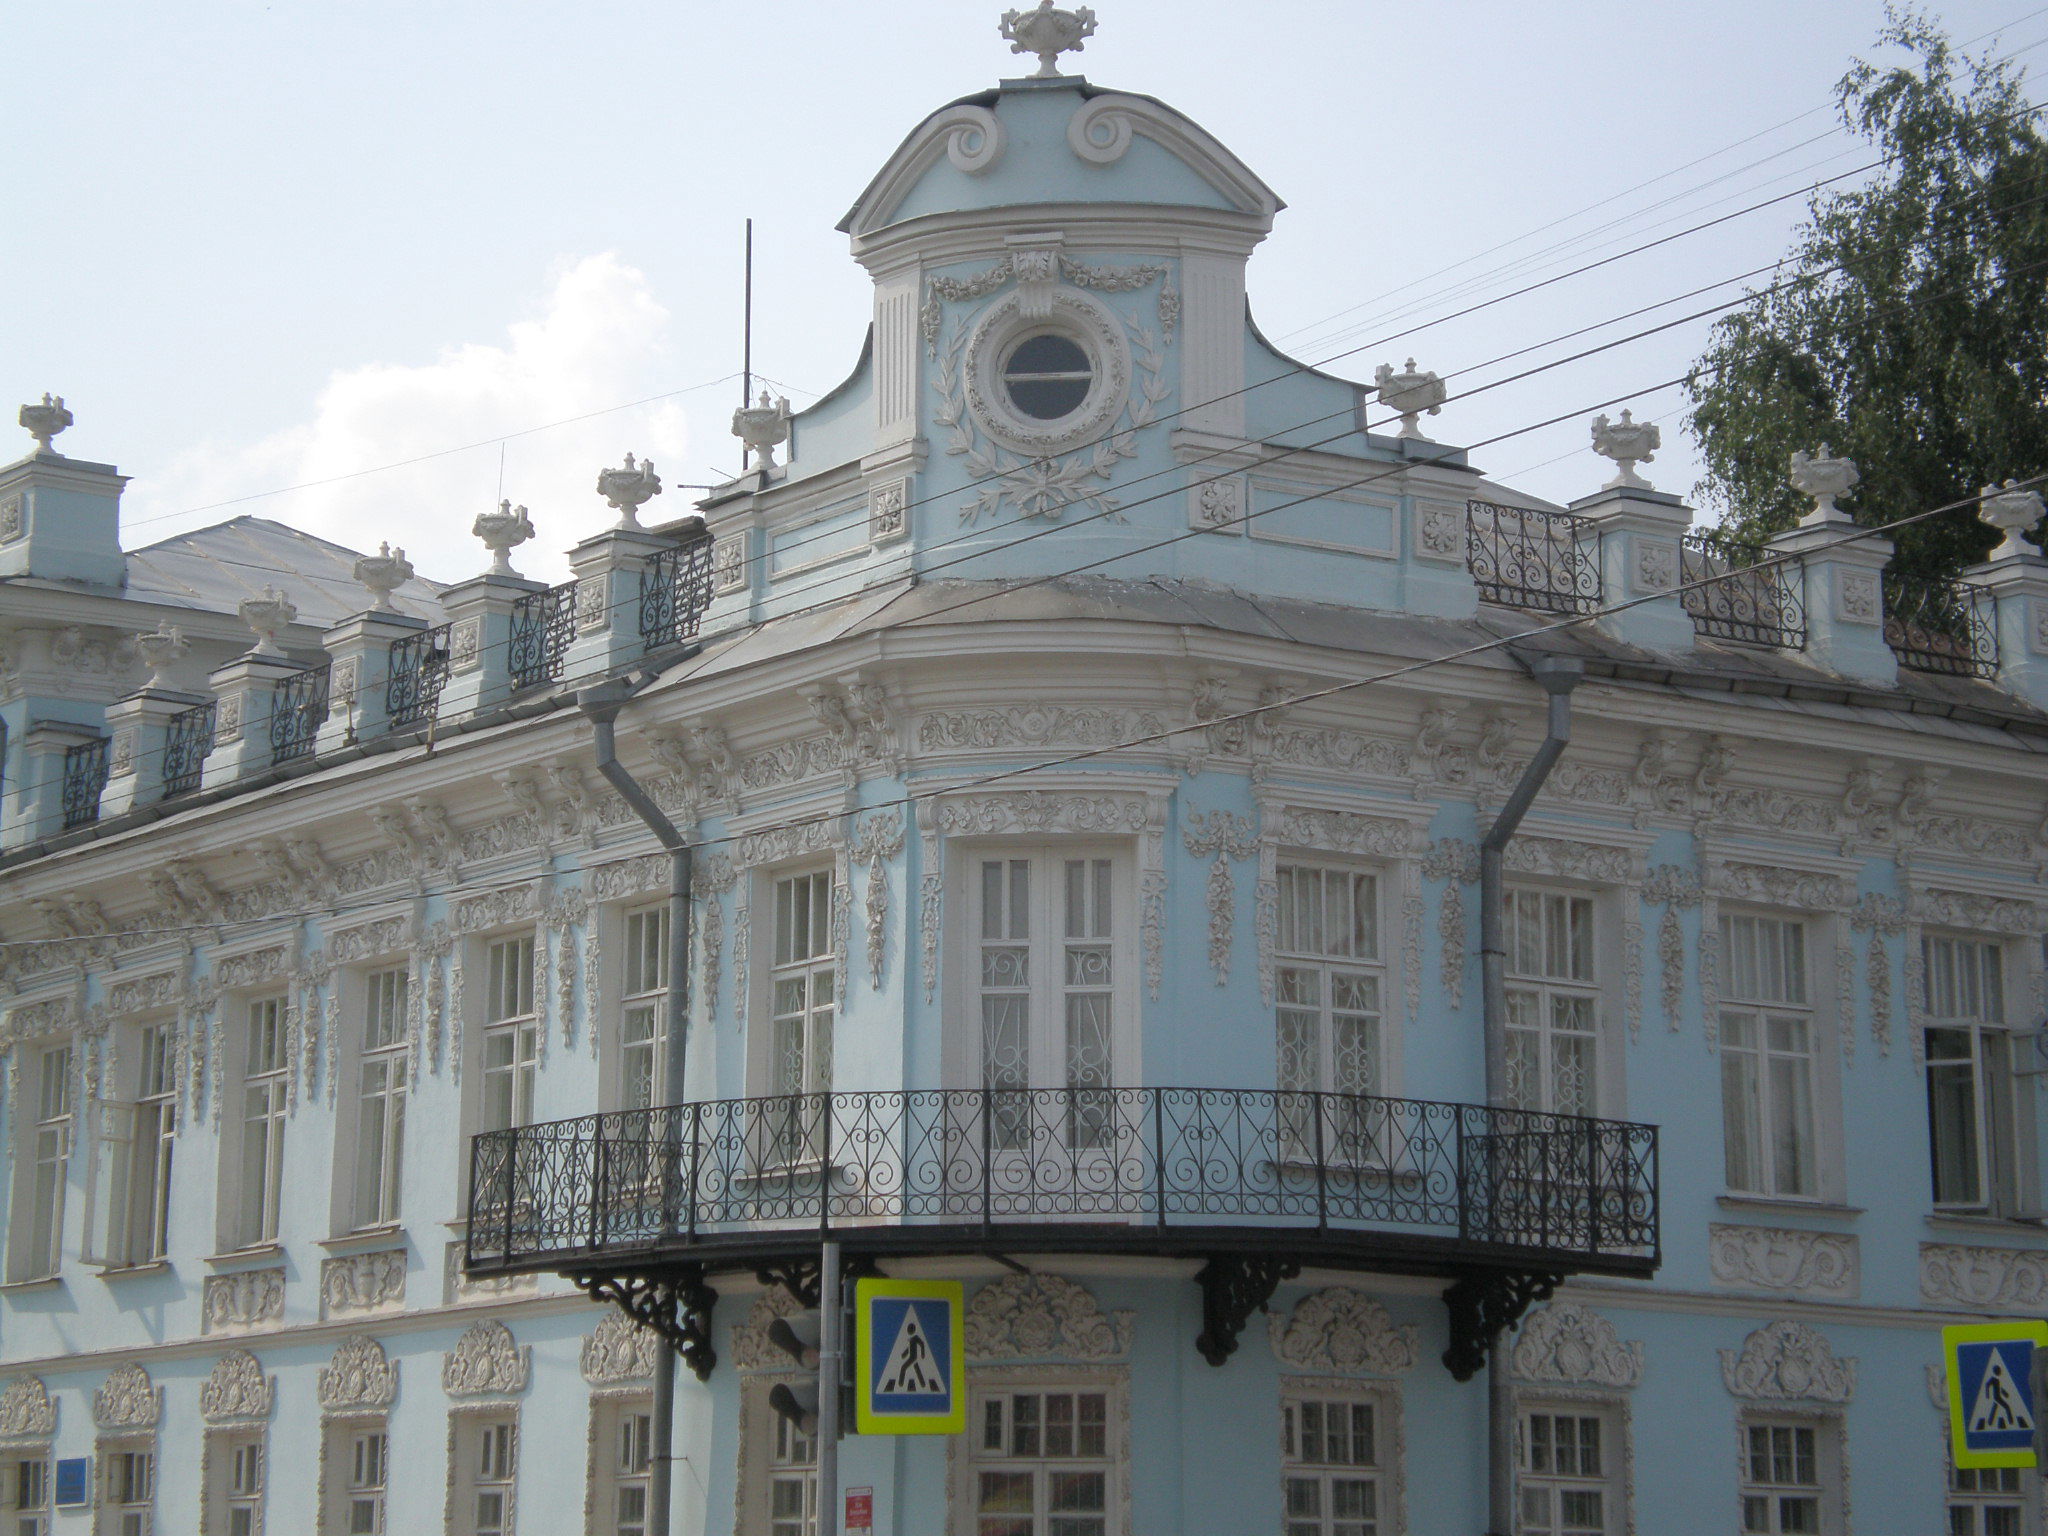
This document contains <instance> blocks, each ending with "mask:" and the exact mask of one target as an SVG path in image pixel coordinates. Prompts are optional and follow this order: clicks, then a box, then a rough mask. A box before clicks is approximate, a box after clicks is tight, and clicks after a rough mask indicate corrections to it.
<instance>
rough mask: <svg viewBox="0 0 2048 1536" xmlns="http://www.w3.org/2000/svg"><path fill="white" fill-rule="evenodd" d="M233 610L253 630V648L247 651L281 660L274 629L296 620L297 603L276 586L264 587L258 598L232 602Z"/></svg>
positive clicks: (253, 654)
mask: <svg viewBox="0 0 2048 1536" xmlns="http://www.w3.org/2000/svg"><path fill="white" fill-rule="evenodd" d="M235 612H237V613H239V614H240V615H241V616H242V622H243V623H244V624H246V625H248V626H249V628H250V629H252V630H254V631H255V633H256V647H255V649H254V650H252V651H250V652H249V654H250V655H251V656H266V657H270V658H273V659H276V660H280V661H281V660H283V659H284V651H283V649H282V648H281V647H280V646H279V645H278V643H277V632H278V631H279V630H281V629H283V628H285V627H286V626H287V625H289V624H291V623H293V622H294V621H296V620H297V618H298V616H299V607H298V604H296V603H294V602H293V601H292V600H291V599H290V598H288V597H286V596H285V595H284V594H283V593H282V592H280V591H278V590H277V588H275V587H265V588H264V589H263V595H262V596H261V597H245V598H243V599H242V601H241V602H240V603H239V604H237V605H236V608H235Z"/></svg>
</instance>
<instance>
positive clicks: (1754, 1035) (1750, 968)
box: [1721, 915, 1820, 1197]
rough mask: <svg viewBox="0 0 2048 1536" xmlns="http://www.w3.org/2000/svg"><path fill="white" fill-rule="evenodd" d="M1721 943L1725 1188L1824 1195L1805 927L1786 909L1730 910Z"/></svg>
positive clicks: (1722, 1108) (1722, 1107)
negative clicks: (1782, 914)
mask: <svg viewBox="0 0 2048 1536" xmlns="http://www.w3.org/2000/svg"><path fill="white" fill-rule="evenodd" d="M1721 950H1722V954H1723V955H1724V956H1725V957H1726V963H1725V967H1724V974H1725V978H1726V979H1725V981H1724V983H1723V986H1722V993H1721V997H1722V1002H1721V1124H1722V1148H1723V1156H1724V1160H1725V1163H1726V1167H1727V1177H1728V1187H1729V1189H1731V1190H1733V1191H1735V1192H1737V1193H1739V1194H1749V1195H1792V1196H1808V1197H1810V1196H1815V1195H1818V1194H1819V1193H1820V1177H1819V1171H1818V1168H1817V1160H1818V1153H1817V1133H1816V1130H1815V1125H1814V1099H1813V1094H1814V1088H1813V1077H1814V1038H1813V1035H1814V1029H1813V1009H1812V1007H1811V1005H1810V1004H1809V1003H1808V1001H1807V987H1806V929H1805V927H1804V925H1803V924H1801V923H1798V922H1795V921H1790V920H1786V919H1783V918H1775V917H1746V916H1734V915H1730V916H1725V917H1723V918H1722V919H1721Z"/></svg>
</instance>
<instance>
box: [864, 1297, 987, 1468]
mask: <svg viewBox="0 0 2048 1536" xmlns="http://www.w3.org/2000/svg"><path fill="white" fill-rule="evenodd" d="M962 1289H963V1288H962V1286H961V1284H960V1282H959V1281H957V1280H883V1279H872V1278H871V1279H866V1280H861V1281H858V1282H856V1283H855V1286H854V1318H855V1322H854V1328H855V1349H854V1353H855V1359H856V1362H857V1365H858V1374H857V1375H856V1376H855V1378H854V1383H855V1386H856V1388H857V1390H856V1391H855V1393H854V1420H855V1423H856V1424H857V1425H858V1426H859V1430H860V1433H862V1434H864V1435H957V1434H959V1433H960V1432H961V1431H962V1430H964V1429H965V1428H966V1427H967V1395H966V1392H965V1391H964V1387H965V1385H966V1383H965V1381H964V1379H963V1378H964V1377H965V1375H966V1370H967V1350H966V1333H965V1321H964V1313H965V1310H966V1309H965V1307H964V1306H963V1304H962V1303H963V1296H962Z"/></svg>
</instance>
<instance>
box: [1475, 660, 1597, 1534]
mask: <svg viewBox="0 0 2048 1536" xmlns="http://www.w3.org/2000/svg"><path fill="white" fill-rule="evenodd" d="M1529 675H1530V676H1531V677H1532V678H1534V679H1535V681H1536V683H1537V686H1539V687H1540V688H1542V689H1543V691H1544V692H1545V693H1546V694H1548V695H1549V696H1550V715H1549V719H1548V721H1547V722H1546V728H1545V731H1544V735H1543V744H1542V745H1541V746H1539V747H1538V748H1537V749H1536V755H1535V756H1534V757H1532V758H1530V759H1529V766H1528V767H1526V768H1524V769H1523V770H1522V777H1521V778H1520V779H1519V780H1517V781H1516V783H1515V789H1514V793H1513V794H1511V795H1509V796H1508V800H1507V804H1506V805H1504V806H1502V807H1501V810H1500V814H1499V815H1498V816H1496V817H1495V818H1494V820H1493V826H1492V827H1491V828H1489V829H1488V831H1487V833H1486V836H1484V837H1483V838H1481V839H1480V840H1479V975H1480V1008H1481V1012H1482V1015H1483V1019H1484V1023H1485V1032H1486V1102H1487V1104H1488V1105H1490V1106H1492V1107H1493V1108H1496V1109H1498V1108H1502V1107H1504V1106H1505V1105H1506V1104H1507V1087H1508V986H1507V948H1506V940H1505V936H1504V934H1503V932H1502V929H1503V926H1504V924H1503V921H1502V917H1503V914H1502V910H1501V909H1502V905H1503V893H1502V890H1501V872H1502V863H1503V860H1504V858H1505V855H1506V853H1507V846H1508V842H1509V841H1510V839H1512V838H1513V837H1514V835H1515V829H1516V828H1517V827H1519V826H1520V825H1521V824H1522V817H1523V816H1524V815H1526V814H1527V813H1528V810H1529V805H1530V802H1531V801H1533V800H1534V799H1535V798H1536V792H1537V791H1538V790H1540V789H1541V788H1542V787H1543V781H1544V780H1545V779H1548V778H1549V777H1550V770H1551V769H1552V768H1555V767H1556V766H1557V760H1558V759H1559V758H1560V757H1562V756H1563V755H1564V749H1565V747H1566V745H1567V744H1568V743H1569V742H1570V741H1571V738H1572V690H1573V689H1574V688H1576V687H1577V686H1578V685H1579V680H1580V679H1581V678H1583V677H1584V676H1585V675H1586V668H1585V664H1584V663H1583V662H1581V661H1580V660H1579V659H1578V658H1577V657H1575V656H1539V657H1537V658H1535V659H1534V660H1533V661H1531V662H1530V663H1529ZM1503 1342H1504V1341H1503V1339H1501V1338H1496V1339H1495V1340H1494V1342H1493V1348H1492V1350H1491V1352H1490V1355H1489V1358H1488V1360H1487V1366H1486V1460H1487V1477H1486V1484H1487V1498H1486V1503H1487V1527H1486V1528H1487V1530H1488V1531H1489V1532H1490V1533H1492V1536H1510V1533H1511V1532H1513V1530H1514V1528H1515V1401H1514V1392H1513V1389H1512V1388H1511V1387H1510V1386H1509V1384H1508V1370H1507V1361H1506V1359H1505V1358H1504V1357H1503V1354H1502V1349H1501V1345H1502V1343H1503Z"/></svg>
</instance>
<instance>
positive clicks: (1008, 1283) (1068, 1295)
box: [966, 1274, 1131, 1361]
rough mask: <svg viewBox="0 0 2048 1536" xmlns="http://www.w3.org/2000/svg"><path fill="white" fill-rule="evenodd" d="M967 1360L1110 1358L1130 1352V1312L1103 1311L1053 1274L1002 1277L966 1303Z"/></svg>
mask: <svg viewBox="0 0 2048 1536" xmlns="http://www.w3.org/2000/svg"><path fill="white" fill-rule="evenodd" d="M966 1331H967V1357H968V1358H969V1359H970V1360H981V1361H988V1360H1021V1359H1028V1358H1031V1357H1035V1356H1057V1357H1059V1358H1061V1359H1067V1360H1115V1359H1121V1358H1123V1357H1124V1356H1126V1355H1128V1354H1129V1353H1130V1352H1131V1314H1130V1313H1129V1312H1105V1311H1103V1310H1102V1308H1101V1306H1100V1305H1098V1304H1097V1302H1096V1300H1095V1297H1094V1296H1093V1295H1091V1294H1090V1293H1089V1291H1088V1290H1087V1288H1086V1287H1084V1286H1079V1285H1076V1284H1075V1283H1074V1282H1073V1281H1071V1280H1065V1279H1062V1278H1061V1277H1060V1276H1058V1275H1037V1274H1033V1275H1006V1276H1004V1277H1003V1278H1002V1279H1001V1280H995V1281H991V1282H990V1283H989V1284H987V1285H985V1286H983V1287H982V1288H981V1289H980V1290H978V1291H976V1292H975V1293H974V1299H973V1300H972V1301H970V1302H969V1303H968V1304H967V1329H966Z"/></svg>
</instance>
